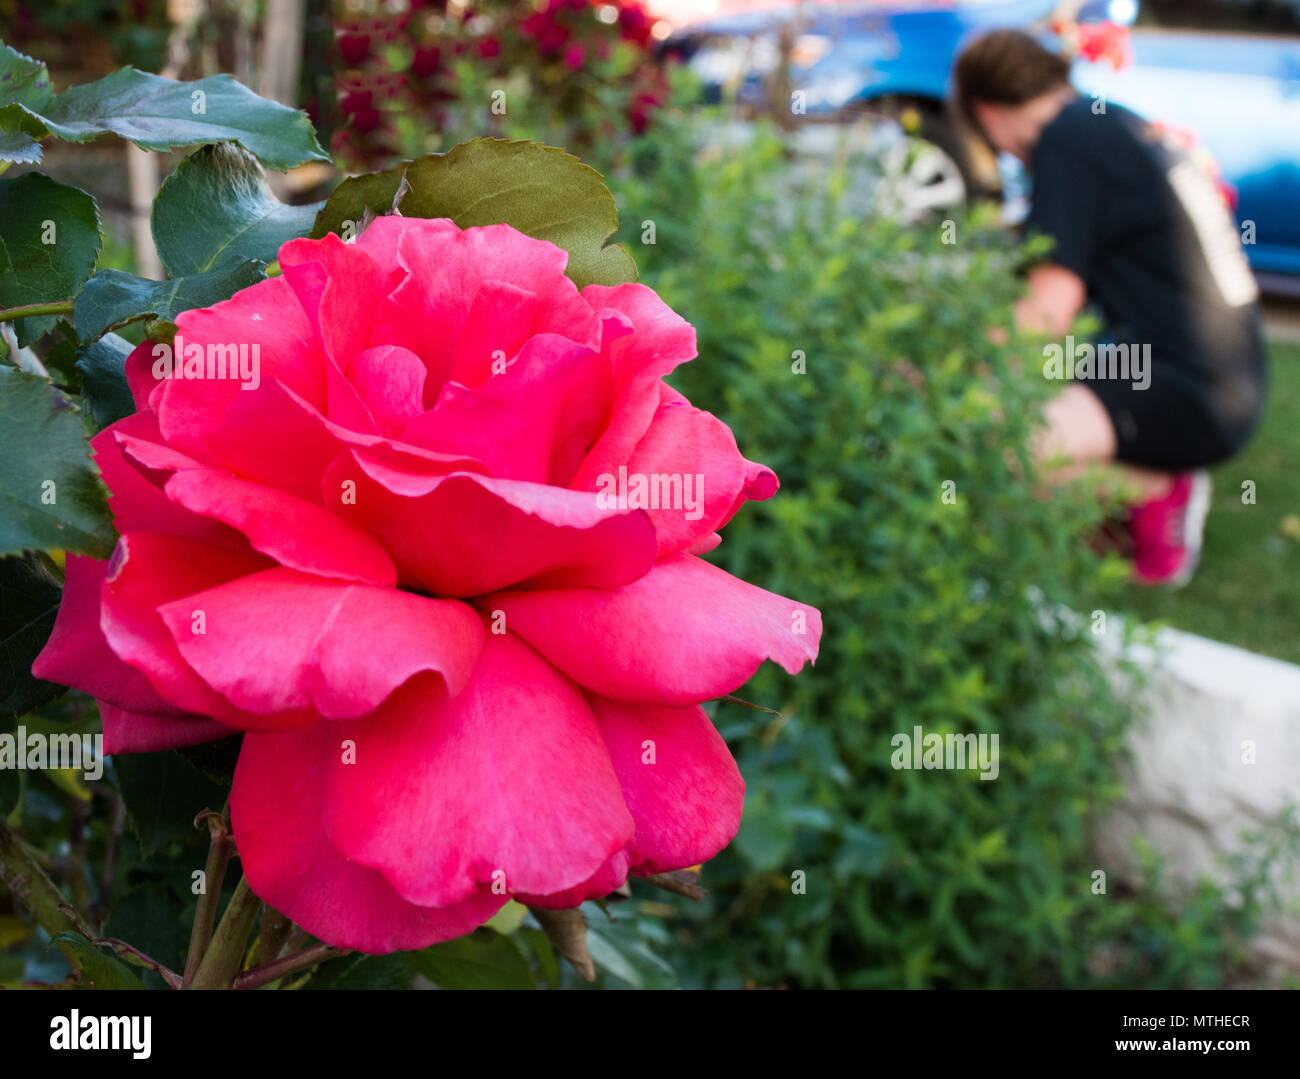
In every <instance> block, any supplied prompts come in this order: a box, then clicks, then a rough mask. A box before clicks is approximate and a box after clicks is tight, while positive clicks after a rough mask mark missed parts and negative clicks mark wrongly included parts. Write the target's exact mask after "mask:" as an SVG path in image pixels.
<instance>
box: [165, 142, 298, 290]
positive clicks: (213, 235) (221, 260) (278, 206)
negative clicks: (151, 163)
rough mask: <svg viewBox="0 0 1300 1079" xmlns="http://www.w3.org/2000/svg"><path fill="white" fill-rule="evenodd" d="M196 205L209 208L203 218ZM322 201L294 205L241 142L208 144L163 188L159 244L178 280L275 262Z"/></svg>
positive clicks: (172, 272) (180, 168)
mask: <svg viewBox="0 0 1300 1079" xmlns="http://www.w3.org/2000/svg"><path fill="white" fill-rule="evenodd" d="M196 206H201V207H203V208H204V212H203V213H202V214H201V215H196V214H195V212H194V209H195V207H196ZM319 210H320V204H315V205H310V206H287V205H285V204H284V203H282V202H280V200H279V199H277V198H276V197H275V196H274V195H273V194H272V193H271V189H270V188H269V187H268V186H267V183H266V179H265V177H264V176H263V175H262V170H261V169H260V168H258V167H257V162H256V161H255V160H254V159H253V158H252V157H251V156H250V155H249V154H247V153H245V152H244V151H243V150H241V149H239V147H237V146H230V145H222V144H217V145H214V146H205V147H203V149H201V150H199V151H197V152H195V153H193V154H191V155H190V156H189V157H187V158H186V159H185V160H184V161H182V162H181V163H180V165H178V166H177V167H176V171H175V172H173V173H172V174H171V175H170V176H169V177H167V180H166V181H165V182H164V183H163V185H162V187H161V188H160V189H159V191H158V197H157V198H155V199H154V203H153V213H152V216H151V218H150V222H151V227H152V231H153V239H154V246H155V247H157V249H158V257H159V259H161V260H162V264H163V267H164V268H165V269H166V271H167V273H168V274H170V275H171V276H172V277H185V276H187V275H191V274H201V273H206V272H208V271H209V270H215V269H218V268H220V267H221V266H225V265H227V264H230V263H240V262H244V261H247V260H250V259H255V260H258V261H260V262H263V263H268V262H274V261H275V259H276V256H277V253H278V252H279V250H280V245H281V244H284V243H287V242H288V241H289V240H292V239H294V237H297V236H305V235H307V233H308V232H309V231H310V229H311V227H312V222H313V221H315V219H316V214H317V212H318V211H319Z"/></svg>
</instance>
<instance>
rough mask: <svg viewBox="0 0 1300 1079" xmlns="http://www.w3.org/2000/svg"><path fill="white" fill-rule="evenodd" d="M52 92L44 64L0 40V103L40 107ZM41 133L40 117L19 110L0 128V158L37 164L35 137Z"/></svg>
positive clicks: (0, 104)
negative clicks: (8, 124) (8, 125)
mask: <svg viewBox="0 0 1300 1079" xmlns="http://www.w3.org/2000/svg"><path fill="white" fill-rule="evenodd" d="M52 93H53V90H52V89H51V87H50V73H49V72H48V71H47V70H46V69H45V65H44V64H42V63H41V62H40V61H39V60H33V59H32V58H31V57H30V56H24V55H23V54H22V53H20V52H19V51H18V50H17V49H14V48H11V47H10V46H8V45H5V44H3V43H0V107H3V106H5V105H13V104H22V105H25V106H26V107H27V108H29V109H41V108H44V107H45V103H46V102H47V101H49V100H50V96H51V95H52ZM43 134H44V131H43V129H42V126H41V124H40V122H39V121H36V120H33V119H31V118H30V117H28V116H26V115H25V114H21V113H20V114H19V118H18V120H17V121H16V122H15V124H14V126H13V127H12V128H5V129H4V131H3V132H0V161H9V162H19V163H22V164H25V165H34V164H36V163H37V162H39V161H40V160H41V146H40V143H39V141H37V140H38V139H39V138H40V137H41V136H42V135H43Z"/></svg>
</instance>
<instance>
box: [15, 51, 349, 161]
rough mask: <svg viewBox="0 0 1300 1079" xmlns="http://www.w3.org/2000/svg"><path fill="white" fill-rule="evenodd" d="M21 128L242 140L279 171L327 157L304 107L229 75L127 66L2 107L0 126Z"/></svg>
mask: <svg viewBox="0 0 1300 1079" xmlns="http://www.w3.org/2000/svg"><path fill="white" fill-rule="evenodd" d="M19 130H26V131H27V132H28V133H29V134H35V135H38V136H41V135H44V134H52V135H57V136H58V137H59V138H61V139H66V140H68V141H69V142H89V141H90V140H91V139H93V138H96V137H97V136H99V135H105V134H110V133H111V134H114V135H120V136H121V137H122V138H124V139H130V140H131V141H132V142H133V143H135V144H136V145H137V146H139V147H141V148H142V149H145V150H172V149H175V148H177V147H180V146H196V145H198V144H200V143H211V142H237V143H239V145H240V146H242V147H244V149H245V150H247V151H248V152H249V153H251V154H252V155H253V156H255V157H256V158H257V159H258V160H259V161H261V162H262V163H263V164H264V165H266V166H268V167H269V168H273V169H289V168H292V167H293V166H294V165H300V164H302V163H303V162H304V161H328V160H329V157H328V155H327V154H326V153H325V151H324V150H322V149H321V147H320V144H319V143H318V142H317V141H316V135H315V133H314V132H313V131H312V126H311V121H310V120H308V119H307V116H306V114H305V113H302V112H300V111H298V110H297V109H290V108H288V107H286V106H284V105H281V104H279V103H278V102H276V101H268V100H267V99H266V98H263V97H258V96H257V95H256V94H255V93H253V91H252V90H250V89H248V87H246V86H244V85H242V84H241V83H239V82H237V81H236V80H235V79H233V78H231V77H230V76H229V75H211V76H209V77H208V78H206V79H199V80H197V81H195V82H176V81H175V80H174V79H165V78H162V77H161V76H159V75H149V74H146V73H145V72H143V71H138V70H136V69H135V68H133V67H124V68H121V69H120V70H118V71H114V72H113V73H112V74H111V75H107V76H105V77H104V78H102V79H99V80H97V81H95V82H90V83H86V84H85V85H82V86H74V87H72V88H71V89H69V90H65V91H64V92H63V93H61V94H55V95H54V96H53V97H51V98H50V99H49V100H48V101H46V102H45V103H44V104H43V105H34V104H27V103H24V102H22V101H17V102H14V103H12V104H8V105H4V106H3V107H0V131H9V132H12V131H19Z"/></svg>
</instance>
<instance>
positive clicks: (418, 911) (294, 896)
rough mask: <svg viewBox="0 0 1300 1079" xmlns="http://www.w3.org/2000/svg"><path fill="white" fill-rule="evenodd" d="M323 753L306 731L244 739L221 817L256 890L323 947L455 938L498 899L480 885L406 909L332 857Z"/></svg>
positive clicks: (354, 867)
mask: <svg viewBox="0 0 1300 1079" xmlns="http://www.w3.org/2000/svg"><path fill="white" fill-rule="evenodd" d="M327 730H332V728H328V729H327ZM323 749H325V750H327V751H332V746H331V745H330V741H329V739H328V738H327V737H325V736H323V735H322V733H321V732H320V731H319V730H315V729H309V730H305V731H295V732H289V733H284V734H250V735H247V736H246V737H245V738H244V745H243V748H242V749H241V751H240V754H239V764H238V765H237V766H236V768H235V782H234V787H233V789H232V790H231V792H230V818H231V824H232V825H233V828H234V833H235V841H236V843H237V844H238V847H239V858H240V863H241V864H242V866H243V870H244V873H245V875H246V876H247V878H248V883H249V886H250V887H251V888H252V889H253V892H254V893H255V894H256V895H257V896H259V897H260V898H261V899H263V900H265V901H266V902H267V903H270V904H271V905H272V906H273V907H274V908H275V909H276V910H278V911H280V912H281V913H283V914H285V915H286V916H287V917H288V918H290V919H291V920H292V921H294V922H296V923H297V924H298V925H301V926H302V927H303V928H304V929H306V930H308V932H310V933H312V934H313V935H315V936H317V937H320V939H321V940H324V941H325V942H326V943H329V944H333V945H335V946H336V947H340V948H356V949H359V950H361V951H364V952H369V953H371V954H381V953H385V952H393V951H410V950H414V949H418V948H426V947H428V946H429V945H430V944H436V943H438V942H439V941H443V940H451V939H453V938H455V937H459V936H463V935H464V934H466V933H468V932H470V931H471V930H473V929H474V928H476V927H477V926H479V925H482V924H483V923H484V922H485V921H487V920H488V919H489V918H491V917H492V915H493V914H495V913H496V912H497V911H498V910H499V909H500V908H501V907H502V906H503V905H504V904H505V903H506V901H507V900H508V899H509V896H507V895H504V894H500V895H494V894H493V893H492V890H491V889H490V888H480V889H475V890H472V891H471V892H470V893H469V894H467V895H466V897H465V899H464V900H463V901H462V902H460V903H456V904H454V905H448V906H444V907H441V908H437V907H425V906H416V905H414V904H412V903H409V902H407V901H406V900H404V899H403V898H402V897H401V896H399V895H398V894H397V892H396V891H395V890H394V889H393V887H392V885H390V884H389V883H388V882H387V881H386V880H385V879H384V877H383V874H381V873H379V872H377V871H375V870H373V869H367V868H366V867H364V866H361V865H358V864H356V863H355V862H353V861H350V860H349V859H347V858H345V857H344V856H343V855H342V854H340V853H339V852H338V851H337V850H336V849H335V848H334V847H333V846H332V845H331V843H330V842H329V840H328V839H327V838H326V837H325V834H324V830H323V829H322V826H321V820H322V814H323V812H324V811H325V800H324V792H323V790H322V775H321V773H322V759H321V754H322V750H323Z"/></svg>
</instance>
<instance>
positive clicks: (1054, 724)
mask: <svg viewBox="0 0 1300 1079" xmlns="http://www.w3.org/2000/svg"><path fill="white" fill-rule="evenodd" d="M691 138H692V135H691V133H690V131H689V130H681V131H678V132H676V133H675V134H674V132H672V131H664V129H663V128H662V127H661V128H660V135H659V138H658V140H657V141H656V143H655V144H654V145H649V146H643V147H641V149H640V156H639V158H637V162H636V163H637V165H638V168H634V169H629V170H626V171H624V172H623V174H622V175H621V176H620V175H615V176H614V177H612V178H611V182H612V186H613V187H614V189H615V190H616V192H618V193H620V195H621V203H622V207H621V208H622V212H623V217H624V225H623V233H622V237H623V239H624V240H625V242H627V243H628V244H629V246H630V247H631V248H632V249H633V252H634V254H635V255H636V257H637V259H638V262H639V263H640V265H641V267H642V280H643V281H645V282H646V283H648V284H650V285H652V286H653V287H655V288H656V289H658V290H659V291H660V292H661V294H662V295H663V296H664V297H665V298H666V299H667V300H668V302H669V303H671V304H672V305H673V306H674V307H675V308H676V309H677V310H678V311H680V312H681V313H682V314H683V315H684V316H685V317H686V318H688V319H689V320H690V321H691V322H693V323H694V324H695V326H696V328H697V330H698V332H699V343H700V358H699V359H698V360H696V361H695V362H694V363H692V364H690V365H687V366H686V367H685V368H683V369H681V371H680V372H679V374H678V375H677V376H676V379H677V381H678V383H679V385H680V388H681V389H682V390H683V391H684V392H686V393H688V394H689V396H690V397H691V399H692V400H693V401H696V402H697V403H699V404H700V405H701V407H706V408H712V409H713V410H714V411H716V412H717V414H718V415H720V416H721V417H722V418H723V419H724V420H726V421H727V422H728V423H729V424H731V426H732V427H733V428H734V430H735V431H736V435H737V438H738V440H739V442H740V445H741V446H742V448H743V449H744V450H745V452H746V453H747V454H748V455H749V456H751V457H753V458H755V459H758V460H761V461H763V462H765V463H767V464H770V465H771V466H773V467H774V468H775V469H776V471H777V473H778V474H779V476H780V477H781V480H782V484H783V489H782V491H781V492H780V494H779V495H778V496H777V497H776V498H775V499H773V500H772V501H770V502H768V503H764V504H750V505H749V506H748V507H747V508H746V509H745V510H744V511H743V512H742V513H741V514H740V515H739V516H738V518H737V519H736V520H735V521H733V522H732V524H731V525H730V526H729V527H728V529H727V531H726V534H725V538H724V542H723V544H722V546H721V547H720V548H719V549H718V551H717V552H716V553H715V554H714V555H713V556H711V557H713V558H715V559H716V560H717V561H718V562H719V563H720V564H722V565H724V566H725V567H726V568H728V569H730V570H732V571H733V572H736V573H738V574H740V575H742V576H744V577H746V578H749V579H755V580H761V581H763V582H765V584H766V585H767V586H768V587H770V588H772V589H773V590H774V591H777V592H782V593H785V594H789V595H796V596H799V597H801V598H802V599H805V600H807V601H809V602H813V603H817V604H819V605H820V607H821V609H822V612H823V615H824V617H825V627H826V628H825V637H824V639H823V643H822V651H821V656H820V658H819V660H818V663H817V666H816V669H815V670H814V671H812V672H804V673H803V674H802V675H801V676H800V677H799V678H798V679H788V678H786V677H784V676H783V675H782V674H781V672H779V671H775V672H774V671H773V670H770V669H768V670H764V671H763V672H761V673H760V675H759V676H758V677H757V678H755V679H754V681H753V682H752V683H751V684H750V685H749V686H747V687H746V688H745V689H744V690H742V691H740V694H739V695H740V696H741V697H743V698H745V699H746V700H747V701H749V702H752V703H754V704H758V705H761V706H763V707H767V708H772V709H776V710H779V712H780V715H779V716H774V715H772V714H769V713H765V712H760V711H754V710H751V709H748V708H745V707H742V706H740V705H739V704H736V703H734V702H721V703H720V704H719V705H718V706H717V711H716V715H715V721H716V722H717V723H718V725H719V727H720V729H721V730H722V731H723V733H724V735H725V736H726V737H727V738H728V739H729V741H730V743H731V745H732V747H733V749H734V750H735V751H736V753H737V756H738V758H739V760H740V762H741V767H742V770H743V772H744V774H745V776H746V779H747V781H748V796H747V801H746V810H745V818H744V823H743V826H742V829H741V832H740V835H739V837H738V839H737V840H736V842H735V843H734V844H733V846H732V847H731V848H730V849H729V850H728V851H726V852H725V853H724V854H723V855H722V856H721V857H719V858H718V859H716V860H715V861H713V862H711V863H710V864H709V865H708V866H707V867H706V870H705V880H704V883H705V885H706V886H707V887H708V888H709V889H710V890H711V895H710V897H709V898H708V899H707V900H705V901H704V902H703V903H701V904H699V905H696V906H691V905H690V904H687V903H683V904H681V905H680V908H679V909H677V921H676V923H675V926H674V928H675V937H674V941H673V944H672V945H671V946H670V950H671V954H669V955H668V958H669V961H670V962H671V963H672V964H673V965H674V967H676V968H677V969H678V970H679V972H680V973H681V975H682V977H683V980H684V982H685V983H686V984H707V985H746V984H756V985H777V984H786V985H798V986H850V987H853V986H856V987H870V986H914V987H920V986H950V987H961V986H1022V987H1037V986H1092V985H1132V986H1182V985H1202V986H1203V985H1219V984H1224V982H1225V981H1226V980H1228V979H1230V978H1232V977H1234V976H1235V975H1234V971H1235V970H1236V968H1237V967H1238V965H1239V963H1240V961H1241V959H1242V957H1243V953H1242V949H1241V941H1242V940H1244V938H1245V937H1246V936H1248V935H1249V934H1250V933H1251V932H1252V931H1253V928H1254V925H1255V921H1256V918H1257V915H1258V913H1259V911H1260V909H1261V904H1262V902H1263V893H1264V887H1263V872H1264V865H1265V863H1267V862H1268V860H1269V858H1268V857H1264V858H1261V859H1259V860H1257V861H1256V862H1254V863H1251V864H1249V865H1247V864H1243V865H1241V866H1239V867H1238V868H1239V873H1238V876H1239V878H1240V881H1239V884H1240V890H1239V892H1238V894H1236V896H1235V898H1230V897H1229V896H1228V895H1227V894H1226V893H1224V892H1223V891H1221V890H1220V889H1218V888H1215V887H1212V886H1209V885H1206V886H1204V887H1203V888H1201V889H1200V890H1199V891H1197V892H1196V893H1195V894H1194V895H1193V896H1191V897H1189V898H1184V900H1182V901H1180V902H1178V903H1175V904H1173V906H1172V908H1169V907H1167V906H1166V900H1165V898H1164V896H1163V891H1162V889H1161V887H1160V885H1159V870H1158V866H1157V865H1156V863H1155V860H1154V859H1153V858H1152V857H1150V856H1149V854H1148V858H1147V861H1148V869H1149V874H1148V878H1149V887H1148V888H1147V889H1146V890H1145V891H1144V892H1143V893H1141V894H1123V893H1121V891H1120V888H1119V885H1118V882H1117V878H1116V876H1115V874H1114V872H1113V871H1114V868H1115V867H1112V866H1105V865H1098V864H1097V862H1096V860H1095V857H1094V856H1093V855H1092V853H1091V845H1090V837H1091V835H1092V834H1093V830H1094V827H1095V825H1096V823H1097V821H1098V819H1099V817H1100V815H1101V814H1102V813H1104V811H1105V810H1106V808H1107V806H1108V805H1110V804H1111V803H1112V802H1113V800H1114V799H1115V797H1116V796H1117V795H1118V794H1119V792H1120V783H1119V776H1118V767H1119V762H1120V760H1121V758H1122V753H1123V747H1124V742H1125V733H1126V731H1127V730H1128V728H1129V725H1130V724H1131V723H1132V722H1133V721H1134V717H1133V716H1132V715H1131V712H1130V709H1129V707H1128V706H1127V705H1126V704H1125V703H1123V702H1121V701H1120V700H1119V699H1117V697H1116V694H1115V692H1114V691H1113V689H1112V685H1111V682H1110V680H1109V679H1108V678H1107V676H1106V672H1105V671H1104V669H1103V665H1102V663H1101V662H1100V660H1099V655H1098V652H1097V650H1096V649H1095V648H1094V647H1093V643H1094V642H1093V641H1092V640H1091V638H1092V636H1093V634H1094V631H1095V630H1098V629H1100V630H1102V631H1108V632H1111V633H1117V632H1119V629H1118V628H1117V627H1116V626H1115V623H1114V622H1113V621H1112V622H1111V623H1110V624H1109V625H1108V626H1107V625H1103V623H1102V621H1101V620H1094V617H1093V615H1092V613H1091V607H1092V606H1093V605H1094V603H1093V602H1089V604H1088V609H1086V610H1083V609H1082V608H1081V606H1080V604H1081V602H1082V601H1081V598H1080V597H1082V596H1085V595H1086V596H1089V597H1093V598H1094V600H1095V597H1096V596H1098V595H1101V596H1109V595H1113V594H1114V593H1115V591H1116V586H1117V585H1119V584H1120V583H1121V582H1122V581H1123V580H1124V578H1125V576H1126V574H1127V569H1126V567H1125V566H1124V565H1123V564H1121V563H1118V562H1117V561H1115V560H1113V559H1112V560H1109V561H1107V560H1104V559H1102V558H1100V557H1098V556H1097V555H1095V554H1094V553H1093V552H1092V550H1091V548H1090V546H1089V544H1088V542H1087V538H1088V536H1089V535H1090V534H1091V533H1092V532H1093V531H1094V530H1095V528H1096V527H1097V525H1098V523H1099V521H1100V520H1101V518H1102V516H1103V511H1104V507H1102V506H1100V505H1099V503H1098V499H1097V498H1096V497H1095V496H1093V495H1092V494H1091V493H1090V492H1089V489H1088V488H1086V487H1084V486H1080V485H1076V486H1075V487H1072V488H1069V489H1062V490H1058V491H1056V492H1054V493H1050V494H1048V493H1046V492H1044V491H1042V490H1039V489H1037V488H1038V487H1039V485H1038V484H1036V482H1035V480H1034V477H1033V475H1032V470H1031V468H1030V467H1029V463H1028V461H1027V460H1026V457H1025V454H1024V453H1023V450H1022V448H1023V447H1024V446H1025V445H1026V443H1027V441H1028V439H1029V437H1030V435H1031V431H1032V429H1033V426H1034V424H1035V422H1036V421H1035V417H1037V416H1038V414H1039V410H1040V407H1041V404H1042V402H1043V400H1044V399H1045V398H1046V396H1048V394H1049V393H1050V392H1051V387H1050V386H1049V384H1047V383H1046V382H1045V381H1044V380H1043V379H1042V378H1041V377H1039V376H1038V371H1039V370H1041V368H1040V364H1041V360H1036V359H1035V357H1041V342H1040V343H1038V344H1035V343H1034V342H1032V341H1023V340H1013V341H1012V342H1011V343H1010V344H1009V345H1008V346H1007V347H998V346H995V345H994V344H992V343H991V342H990V341H989V338H988V336H987V328H988V327H990V326H994V325H1009V323H1010V305H1011V303H1012V302H1013V301H1014V298H1015V296H1016V294H1017V289H1018V283H1017V278H1016V274H1015V270H1016V267H1017V265H1018V262H1019V259H1020V258H1021V257H1022V254H1023V253H1022V252H1019V251H1017V250H1016V248H1015V246H1014V243H1013V241H1012V240H1011V239H1010V238H1009V237H1008V236H1007V235H1006V234H1005V232H1004V231H1003V230H1000V229H997V228H994V227H992V226H991V224H990V223H989V222H987V221H980V220H967V219H962V220H959V221H954V222H953V223H952V225H951V226H950V227H949V229H948V230H947V235H946V237H945V232H944V230H943V228H942V226H941V223H940V222H937V221H936V222H933V223H931V224H930V225H928V226H924V227H916V228H912V229H907V228H903V227H901V226H899V225H897V224H894V223H892V222H890V221H887V220H882V219H870V218H869V219H853V218H851V217H848V216H847V215H845V214H843V213H841V212H840V209H839V206H840V199H841V195H842V194H843V193H844V191H845V188H846V183H845V174H843V173H835V172H827V173H823V174H817V173H815V172H814V173H811V174H809V173H807V172H798V173H794V174H792V173H791V172H790V170H789V169H787V167H786V162H785V161H784V156H783V150H782V148H781V145H780V144H779V143H778V142H777V141H776V140H775V139H774V138H773V137H761V136H760V137H759V138H758V139H757V140H756V141H755V142H754V143H752V144H751V145H749V146H748V147H745V148H742V149H737V150H732V151H728V152H725V153H722V152H714V153H711V154H710V153H705V154H704V155H703V156H702V157H701V158H699V159H698V160H697V159H694V158H693V157H692V156H691V153H690V139H691ZM792 175H798V176H800V177H802V179H800V180H792V179H791V176H792ZM650 220H652V221H654V222H655V229H654V233H655V241H656V242H655V243H654V244H653V245H648V244H643V243H642V242H641V240H642V236H643V235H644V234H645V229H644V222H646V221H650ZM954 229H955V239H956V241H957V242H956V243H945V242H943V241H944V239H945V238H947V239H949V240H951V239H953V238H954ZM800 355H802V357H803V364H804V365H805V367H806V373H802V374H800V373H796V368H797V367H798V366H799V357H800ZM947 481H951V484H952V486H948V487H946V488H945V484H946V482H947ZM945 490H946V491H947V492H948V494H949V497H948V498H947V499H945V497H944V493H945ZM952 496H955V498H954V497H952ZM1062 609H1071V610H1076V611H1080V610H1082V613H1083V615H1084V616H1085V617H1084V619H1083V621H1082V624H1080V625H1075V624H1072V623H1071V622H1070V621H1069V620H1068V619H1062V618H1059V617H1054V616H1053V615H1052V614H1051V612H1053V611H1060V610H1062ZM768 666H769V667H770V665H768ZM917 725H919V726H921V727H922V728H923V729H924V731H926V732H938V733H949V732H952V733H964V732H971V733H979V732H983V733H986V734H992V733H994V732H996V733H997V734H998V736H999V739H1000V773H999V775H998V777H997V779H996V780H993V781H985V780H981V779H980V778H979V775H978V773H977V772H975V771H925V770H919V771H918V770H897V769H895V768H893V767H892V766H891V755H892V753H893V749H892V743H891V739H892V738H893V737H894V736H895V735H896V734H899V733H902V732H911V731H912V730H913V728H914V726H917ZM1096 870H1103V871H1109V881H1108V887H1107V892H1106V894H1094V876H1093V874H1094V872H1095V871H1096ZM799 871H801V872H802V874H803V876H804V880H805V887H806V892H805V893H804V894H798V890H797V888H796V887H795V880H796V876H795V875H796V874H797V872H799ZM1170 909H1172V910H1173V913H1170V912H1169V910H1170Z"/></svg>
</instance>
